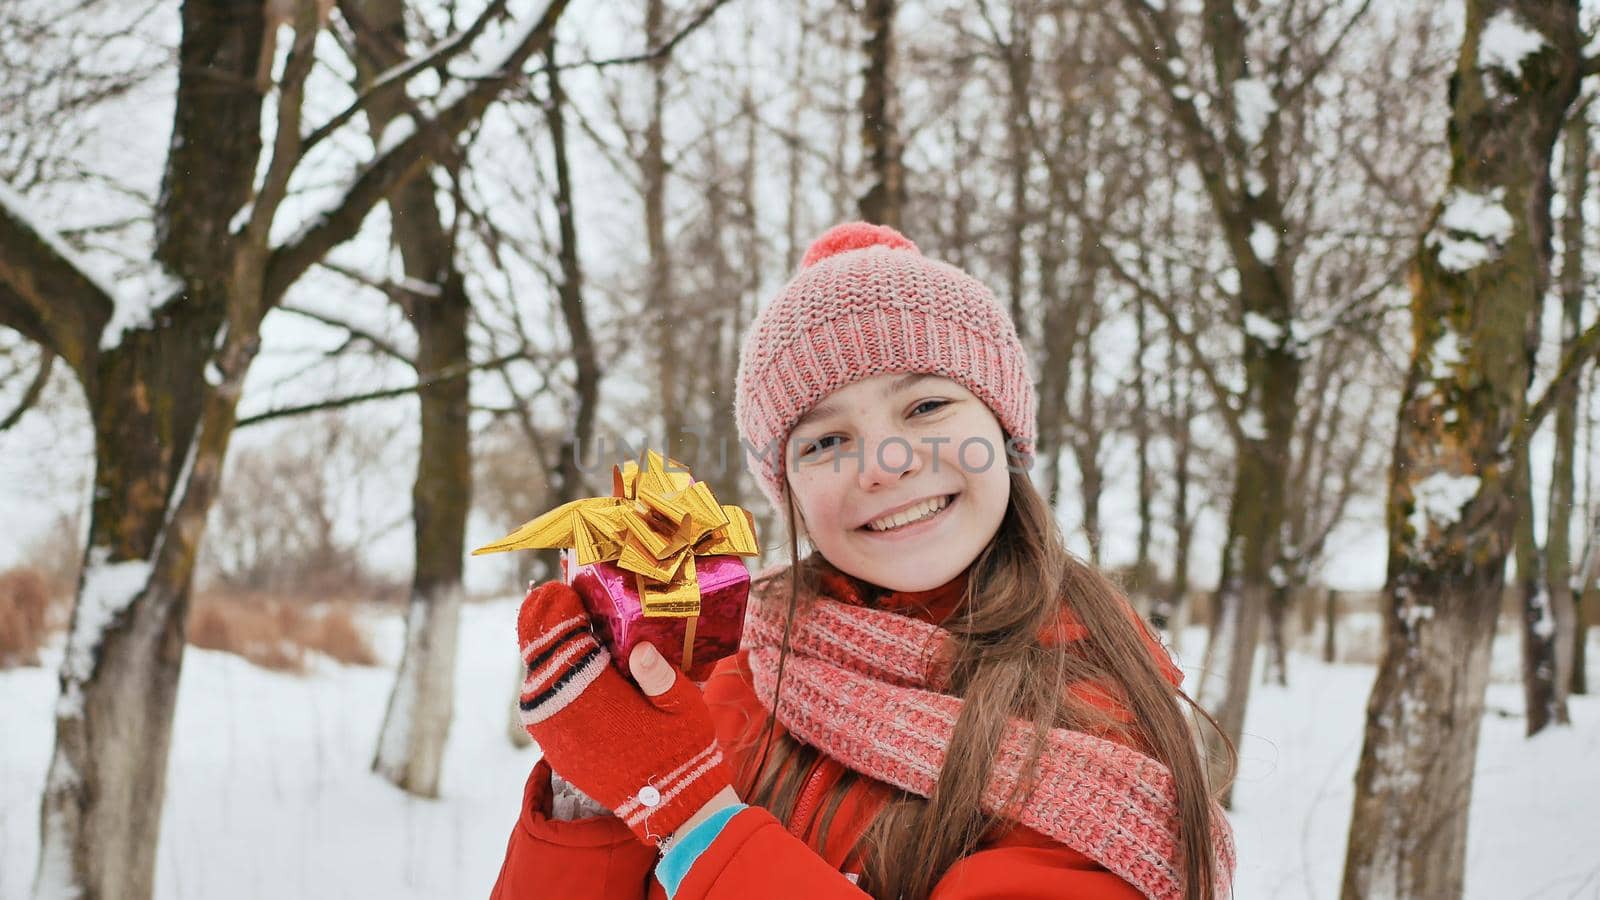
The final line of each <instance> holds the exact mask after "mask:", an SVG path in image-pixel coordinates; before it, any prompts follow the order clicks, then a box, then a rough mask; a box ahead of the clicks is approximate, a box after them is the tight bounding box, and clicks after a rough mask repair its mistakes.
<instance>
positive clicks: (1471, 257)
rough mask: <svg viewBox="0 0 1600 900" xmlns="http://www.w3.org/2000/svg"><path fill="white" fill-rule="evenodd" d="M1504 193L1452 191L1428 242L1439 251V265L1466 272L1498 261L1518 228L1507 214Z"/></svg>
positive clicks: (1455, 189)
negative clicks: (1513, 232) (1502, 248)
mask: <svg viewBox="0 0 1600 900" xmlns="http://www.w3.org/2000/svg"><path fill="white" fill-rule="evenodd" d="M1505 193H1506V191H1505V188H1503V187H1499V188H1495V189H1494V190H1493V191H1491V192H1490V193H1488V194H1482V193H1478V192H1475V191H1469V190H1465V189H1463V188H1454V189H1452V190H1451V192H1450V194H1449V196H1448V197H1447V198H1446V200H1445V206H1444V212H1442V213H1441V214H1440V216H1439V221H1438V224H1436V225H1435V226H1434V228H1433V230H1432V231H1431V232H1429V234H1428V239H1427V243H1428V245H1429V246H1431V247H1437V248H1438V249H1439V265H1441V266H1444V267H1445V268H1446V269H1448V270H1450V271H1452V272H1465V271H1467V270H1469V269H1473V268H1476V267H1478V266H1481V265H1483V264H1484V263H1486V262H1489V261H1491V260H1494V259H1497V258H1498V257H1499V255H1500V248H1501V247H1504V246H1505V244H1506V242H1507V241H1508V240H1510V239H1511V233H1512V231H1513V230H1515V227H1516V226H1515V223H1514V222H1513V221H1512V219H1511V214H1510V213H1508V212H1506V208H1505Z"/></svg>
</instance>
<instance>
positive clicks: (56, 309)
mask: <svg viewBox="0 0 1600 900" xmlns="http://www.w3.org/2000/svg"><path fill="white" fill-rule="evenodd" d="M564 2H565V0H552V2H551V3H550V4H549V5H548V6H547V7H546V9H545V12H544V14H543V16H542V17H541V19H540V22H539V23H538V25H537V27H535V28H532V29H529V30H528V31H527V32H526V33H525V35H524V37H523V39H522V40H521V41H519V42H518V43H517V44H516V45H515V46H514V47H512V48H511V49H510V50H509V51H507V52H506V54H505V56H504V57H502V58H501V59H500V60H499V64H500V68H499V69H497V70H496V71H497V74H495V75H492V76H489V77H486V78H483V79H481V80H479V81H477V82H474V83H473V84H472V85H471V86H470V87H469V88H468V89H467V90H466V91H465V92H464V93H462V94H461V95H460V97H459V98H458V99H457V100H456V101H455V102H454V103H452V104H450V105H449V106H448V107H446V108H444V109H442V110H440V111H439V113H438V115H437V118H436V120H435V121H436V122H437V123H438V127H439V128H440V129H441V130H442V133H443V134H445V135H450V136H453V135H455V134H459V133H460V131H461V130H463V129H464V128H466V127H468V126H469V125H470V124H472V122H474V121H475V120H476V119H477V117H478V116H479V115H480V114H481V113H482V111H483V110H484V108H486V107H487V106H488V104H489V103H490V102H492V101H493V99H494V98H495V97H496V96H497V95H498V94H499V93H500V92H501V91H503V90H504V89H505V87H506V85H507V84H508V83H509V82H510V80H511V78H512V77H513V74H514V73H515V72H517V71H520V67H521V65H522V63H523V62H525V61H526V59H527V58H528V55H529V54H530V53H531V52H532V51H533V50H534V49H537V48H538V47H539V46H540V45H541V44H542V42H543V41H544V40H546V39H547V38H548V35H549V33H550V31H551V29H553V28H554V26H555V22H556V20H557V19H558V18H559V16H560V13H561V11H562V9H563V7H564ZM180 21H181V26H182V35H181V38H180V46H179V53H178V56H179V65H178V81H177V96H176V102H175V104H174V125H173V131H172V138H171V141H170V143H169V149H168V155H167V163H166V171H165V174H164V177H163V181H162V189H161V193H160V196H159V199H158V202H157V209H156V250H155V261H156V263H157V264H158V265H159V266H160V267H161V268H162V269H164V270H165V273H166V274H167V275H168V276H170V278H171V280H172V282H173V283H172V284H170V285H166V286H163V288H162V289H161V293H160V294H158V295H156V296H154V297H151V298H150V299H149V305H150V306H151V307H152V308H151V312H152V313H153V314H152V315H149V316H148V317H145V318H144V319H143V320H139V319H138V318H134V319H132V320H129V321H123V320H122V319H121V318H118V319H113V313H114V312H127V311H128V310H120V309H118V300H117V298H116V297H115V296H113V294H114V293H115V290H114V289H112V288H108V287H105V286H103V285H102V284H101V283H98V282H96V281H95V280H94V279H92V278H91V277H89V276H88V275H87V274H86V273H83V272H81V271H79V270H78V269H77V268H76V265H75V264H74V263H73V261H72V260H71V259H70V258H69V257H67V256H66V255H64V254H62V253H60V252H59V251H58V250H57V249H56V248H57V247H58V246H59V244H57V243H56V242H55V241H54V240H52V239H51V238H50V236H49V235H47V234H45V233H43V232H41V231H40V230H39V229H38V227H37V226H35V225H33V224H31V221H30V220H29V218H28V217H27V216H26V215H22V216H19V215H17V214H16V212H17V211H16V210H13V209H12V208H11V204H10V202H9V201H5V200H4V198H0V323H4V324H5V325H7V326H8V327H13V328H15V329H16V330H18V331H19V332H21V333H23V334H24V335H26V336H28V337H29V338H30V339H32V340H35V341H38V342H39V343H41V344H42V345H44V346H45V347H46V348H47V349H49V350H50V351H52V352H53V353H55V354H57V355H58V356H60V357H61V358H62V359H64V360H66V361H67V362H68V364H69V365H71V366H72V367H73V369H74V372H75V374H76V375H77V377H78V379H79V381H80V383H81V384H82V386H83V388H84V393H85V395H86V397H87V398H88V401H89V407H90V414H91V418H92V421H93V423H94V427H95V463H96V472H95V477H94V479H95V492H94V495H93V500H92V508H91V522H90V528H89V541H88V546H87V548H86V554H85V556H86V561H85V566H84V573H83V576H82V579H81V581H80V583H79V588H78V597H77V603H76V605H75V607H74V610H73V619H72V624H71V627H70V633H69V635H68V639H67V652H66V657H65V659H64V660H63V663H62V669H61V677H60V683H61V699H60V701H59V702H58V704H57V707H56V741H55V748H54V753H53V755H52V758H51V762H50V768H49V774H48V775H47V779H46V785H45V790H44V794H43V798H42V801H41V803H40V842H39V843H40V852H39V865H38V869H37V871H36V874H35V882H34V893H35V895H36V896H40V897H59V896H63V895H65V896H77V897H81V898H89V900H94V898H101V897H111V896H115V897H130V898H145V897H149V896H150V895H151V893H152V891H153V887H154V885H153V880H154V871H155V854H156V837H157V836H158V835H159V834H160V811H161V809H162V803H163V796H164V789H165V777H166V763H167V754H168V748H169V745H170V741H171V729H172V714H173V705H174V701H175V697H176V690H177V681H178V676H179V672H180V670H181V666H182V661H183V650H184V625H185V619H186V616H187V611H188V598H189V590H190V583H191V579H192V575H193V569H194V562H195V558H196V555H197V553H198V552H199V547H200V542H201V540H202V538H203V536H204V532H205V526H206V516H207V513H208V511H209V509H210V507H211V504H212V502H213V500H214V499H215V498H216V496H217V492H218V490H219V489H220V485H221V474H222V465H223V461H224V458H225V456H226V453H227V449H228V443H229V441H230V439H231V437H232V434H233V429H234V427H235V425H236V422H237V405H238V402H239V397H240V392H241V390H242V388H243V385H244V381H245V377H246V375H247V374H248V372H249V368H250V365H251V362H252V361H253V359H254V357H255V354H256V352H257V349H258V346H259V326H260V322H261V319H262V316H264V315H265V313H266V311H267V310H268V309H269V308H270V307H271V306H272V305H273V304H274V303H276V302H277V301H278V300H279V299H280V298H281V297H282V295H283V292H284V291H285V290H287V289H288V288H289V286H291V285H292V284H293V283H294V282H295V281H296V280H297V279H298V278H299V277H300V275H302V274H304V272H305V271H306V270H307V269H308V268H309V267H310V266H311V265H312V264H313V263H315V262H316V261H317V260H319V259H321V258H323V256H324V255H325V254H326V253H327V252H328V251H329V250H330V249H331V248H332V247H334V246H336V245H338V244H340V243H342V242H344V241H346V240H348V239H350V238H351V237H352V236H354V234H355V233H356V232H357V231H358V230H359V229H360V227H361V224H362V222H363V221H364V220H365V218H366V214H367V213H368V212H369V211H370V210H371V208H372V206H373V205H374V204H375V203H377V202H378V201H379V200H380V199H381V198H382V197H383V196H385V195H387V194H388V193H390V192H391V191H393V190H394V189H395V188H396V187H398V186H399V185H400V184H403V183H404V182H405V181H406V180H407V179H409V178H410V177H412V176H413V175H414V174H415V173H416V172H417V171H418V170H419V169H420V168H421V167H422V165H423V164H424V162H425V161H426V160H427V158H428V152H429V151H428V149H427V148H426V146H425V145H424V143H423V141H422V140H421V138H420V136H414V137H412V138H410V139H408V140H404V141H400V142H399V143H398V144H397V145H396V146H394V147H392V148H390V149H389V150H387V151H386V152H384V153H380V154H379V155H378V156H377V157H376V158H374V159H373V160H372V161H371V163H370V164H369V165H366V166H364V167H363V168H362V169H361V170H360V172H359V174H358V175H357V176H356V177H355V178H354V179H353V181H352V182H351V183H350V184H349V185H348V186H347V187H346V190H345V191H344V192H343V193H341V195H340V196H339V198H338V199H337V201H336V202H335V203H334V204H333V205H332V206H330V207H328V208H326V209H324V210H322V211H321V212H319V213H317V214H315V215H314V216H313V217H312V218H311V220H310V224H309V225H308V226H307V227H306V228H304V229H302V230H300V231H298V232H296V233H295V234H294V236H293V237H291V238H290V239H288V240H287V241H286V242H284V243H282V244H280V245H277V246H272V245H270V244H269V243H268V235H269V232H270V230H271V227H272V225H273V223H274V219H275V217H276V214H277V212H278V209H279V206H280V204H281V202H282V200H283V199H284V197H285V196H286V195H287V192H288V183H289V181H290V177H291V175H292V174H293V172H294V169H295V166H296V164H297V163H298V161H299V159H300V158H301V155H302V150H303V138H302V134H303V132H302V123H301V116H300V106H301V100H302V98H303V96H304V88H305V82H306V78H307V76H308V75H309V73H310V71H311V68H312V60H313V52H312V51H313V44H314V42H315V39H316V35H317V31H318V17H317V12H316V6H315V5H314V4H312V3H309V2H307V3H301V4H299V5H298V6H297V13H296V16H295V22H294V28H295V40H294V45H293V48H292V49H291V50H290V52H289V55H288V62H287V64H286V66H285V69H284V74H283V76H282V79H281V82H280V86H279V89H278V90H277V91H276V92H275V95H276V98H277V106H276V109H275V110H274V113H275V114H274V116H273V119H274V120H275V122H276V125H277V129H276V132H275V135H274V146H273V151H272V154H271V157H270V161H269V162H268V164H267V165H266V166H265V167H264V171H262V172H261V173H260V182H259V184H257V174H258V172H257V163H258V162H259V161H261V157H262V154H261V149H262V141H261V121H262V112H263V110H262V95H261V92H260V88H259V87H258V86H257V83H256V80H255V77H254V76H255V74H256V72H257V64H258V59H259V56H260V53H261V49H262V46H263V40H264V39H263V33H262V32H263V10H262V4H261V3H260V2H220V0H187V2H185V3H184V4H183V7H182V10H181V13H180ZM481 30H482V25H481V24H480V25H479V26H477V28H476V30H474V32H473V33H474V34H477V33H481ZM464 43H465V42H464ZM334 127H337V126H334ZM138 300H142V298H126V299H125V300H124V301H123V302H126V303H128V304H129V305H130V306H131V305H132V303H134V302H136V301H138ZM108 323H110V324H109V325H108Z"/></svg>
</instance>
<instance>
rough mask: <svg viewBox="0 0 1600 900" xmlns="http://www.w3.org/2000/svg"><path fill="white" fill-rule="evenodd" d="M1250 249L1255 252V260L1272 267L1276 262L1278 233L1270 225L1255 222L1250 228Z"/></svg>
mask: <svg viewBox="0 0 1600 900" xmlns="http://www.w3.org/2000/svg"><path fill="white" fill-rule="evenodd" d="M1250 249H1251V250H1253V251H1255V254H1256V259H1259V260H1261V261H1262V262H1263V263H1266V264H1267V265H1269V266H1270V265H1272V264H1273V263H1275V262H1277V261H1278V233H1277V232H1276V231H1274V230H1273V229H1272V226H1271V225H1268V224H1267V223H1265V222H1256V223H1255V225H1253V226H1251V228H1250Z"/></svg>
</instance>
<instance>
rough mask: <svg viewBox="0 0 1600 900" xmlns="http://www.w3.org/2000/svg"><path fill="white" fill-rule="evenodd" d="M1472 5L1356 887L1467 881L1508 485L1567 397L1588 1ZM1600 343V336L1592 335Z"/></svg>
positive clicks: (1397, 478) (1404, 470) (1350, 857)
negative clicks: (1558, 302) (1565, 222)
mask: <svg viewBox="0 0 1600 900" xmlns="http://www.w3.org/2000/svg"><path fill="white" fill-rule="evenodd" d="M1466 12H1467V15H1466V33H1465V36H1464V38H1463V40H1462V44H1461V51H1460V56H1459V59H1458V63H1457V68H1456V71H1455V73H1454V74H1453V75H1452V77H1451V80H1450V98H1451V121H1450V124H1449V131H1448V134H1449V143H1450V158H1451V165H1450V178H1449V182H1448V186H1447V187H1446V189H1445V195H1444V198H1443V200H1442V201H1441V202H1440V203H1439V204H1438V206H1437V207H1436V209H1435V211H1434V213H1433V215H1432V216H1431V217H1430V220H1429V223H1428V230H1427V232H1426V234H1425V236H1424V237H1423V238H1422V240H1421V241H1420V242H1419V245H1418V247H1417V261H1416V268H1415V275H1414V279H1413V283H1412V289H1413V294H1412V326H1413V334H1414V335H1415V347H1414V349H1413V354H1412V360H1411V365H1410V370H1409V372H1408V374H1407V377H1406V384H1405V390H1404V394H1403V396H1402V402H1401V406H1400V411H1399V423H1398V428H1399V434H1398V436H1397V439H1396V442H1395V452H1394V462H1393V467H1392V469H1391V471H1390V485H1389V498H1388V503H1387V518H1388V526H1389V561H1388V576H1387V582H1386V584H1385V587H1384V637H1385V649H1384V654H1383V659H1382V662H1381V663H1380V667H1379V671H1378V678H1377V682H1376V684H1375V685H1374V686H1373V691H1372V696H1371V699H1370V700H1369V701H1368V704H1367V722H1366V735H1365V743H1364V746H1363V748H1362V752H1361V762H1360V765H1359V768H1358V769H1357V772H1356V783H1355V789H1356V791H1355V794H1356V796H1355V805H1354V813H1353V815H1352V817H1351V822H1350V833H1349V844H1348V851H1347V856H1346V859H1345V871H1344V882H1343V896H1344V897H1346V898H1352V900H1353V898H1358V897H1372V896H1385V897H1418V898H1421V897H1429V898H1432V897H1458V896H1460V895H1461V893H1462V889H1463V874H1464V867H1465V862H1466V848H1467V809H1468V805H1469V801H1470V799H1471V794H1472V780H1473V764H1474V761H1475V759H1476V757H1477V745H1478V732H1479V724H1480V721H1481V718H1482V714H1483V696H1484V688H1485V685H1486V683H1487V680H1488V663H1489V648H1490V643H1491V639H1492V637H1493V634H1494V623H1495V619H1496V617H1497V614H1498V612H1499V609H1500V602H1501V600H1500V598H1501V591H1502V589H1503V585H1504V581H1505V561H1506V556H1507V554H1508V552H1509V551H1510V548H1511V543H1512V530H1513V527H1514V526H1515V524H1516V507H1515V505H1514V503H1513V498H1512V497H1510V496H1508V495H1509V494H1510V493H1511V492H1512V491H1514V490H1515V487H1514V486H1515V484H1516V482H1517V472H1516V463H1517V454H1518V453H1519V452H1521V451H1519V449H1518V446H1519V445H1520V444H1523V443H1525V442H1526V440H1527V438H1528V435H1529V433H1530V432H1531V429H1532V428H1534V427H1536V426H1537V419H1538V418H1539V417H1540V416H1542V414H1543V413H1542V412H1541V409H1545V410H1547V409H1548V403H1549V402H1550V396H1549V395H1548V394H1547V395H1546V396H1545V397H1544V398H1541V399H1540V400H1539V401H1537V402H1535V403H1532V404H1530V403H1529V398H1528V385H1529V378H1530V372H1531V359H1530V357H1531V351H1532V348H1533V345H1532V344H1531V343H1530V335H1534V336H1536V335H1537V332H1536V331H1533V330H1532V329H1534V328H1536V327H1537V323H1538V321H1539V315H1538V313H1539V310H1540V304H1541V292H1542V290H1543V286H1544V284H1545V281H1546V277H1547V267H1548V263H1549V252H1550V250H1549V241H1550V220H1549V216H1550V213H1549V201H1550V194H1551V184H1550V176H1549V170H1550V151H1551V148H1552V146H1553V145H1554V143H1555V140H1556V137H1557V134H1558V133H1559V131H1560V129H1561V126H1562V123H1563V121H1564V120H1565V118H1566V114H1567V108H1568V106H1569V105H1570V104H1571V103H1572V100H1573V98H1574V97H1575V96H1576V94H1577V91H1578V79H1579V72H1580V70H1581V68H1582V65H1583V61H1582V59H1581V56H1580V49H1579V48H1580V39H1579V31H1578V23H1577V16H1578V4H1577V2H1576V0H1570V2H1562V3H1544V2H1529V0H1511V2H1485V0H1468V2H1467V4H1466ZM1491 29H1493V33H1494V34H1495V39H1494V40H1493V42H1490V41H1488V40H1486V39H1485V37H1486V35H1487V34H1489V33H1491ZM1508 38H1509V40H1508ZM1594 342H1600V334H1586V335H1585V336H1584V339H1581V340H1580V341H1579V345H1580V346H1586V345H1588V344H1591V343H1594ZM1574 349H1577V348H1576V347H1575V348H1574ZM1590 352H1592V348H1590ZM1575 358H1576V357H1575V355H1574V354H1571V353H1569V354H1568V355H1567V358H1566V360H1565V361H1564V365H1563V373H1564V374H1561V375H1558V377H1557V383H1558V384H1559V383H1560V382H1561V381H1562V380H1563V378H1566V377H1571V376H1572V374H1573V371H1572V369H1570V368H1568V365H1570V364H1571V362H1572V360H1574V359H1575Z"/></svg>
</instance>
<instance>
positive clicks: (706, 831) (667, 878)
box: [656, 803, 749, 900]
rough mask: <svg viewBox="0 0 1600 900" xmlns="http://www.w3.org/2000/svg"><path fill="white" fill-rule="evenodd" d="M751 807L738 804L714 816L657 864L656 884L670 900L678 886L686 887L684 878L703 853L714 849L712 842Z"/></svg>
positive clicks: (694, 830) (695, 829) (673, 845)
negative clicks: (664, 890)
mask: <svg viewBox="0 0 1600 900" xmlns="http://www.w3.org/2000/svg"><path fill="white" fill-rule="evenodd" d="M748 805H749V804H745V803H738V804H735V805H733V806H730V807H728V808H727V809H719V810H717V811H716V812H714V813H712V814H711V818H709V819H706V820H705V821H704V822H701V823H700V824H699V825H696V826H695V827H694V829H693V830H691V831H690V832H689V833H688V834H686V835H684V836H683V837H680V838H678V839H677V840H676V841H673V842H672V846H670V847H668V848H667V852H666V853H664V854H662V856H661V862H659V863H657V864H656V880H657V881H659V882H661V886H662V887H663V888H666V891H667V897H668V898H669V900H670V898H672V897H674V896H676V895H677V893H678V888H679V886H681V885H682V884H683V877H684V876H685V875H688V874H689V867H690V866H693V865H694V861H695V860H697V859H699V858H700V854H701V853H704V852H705V849H706V848H707V847H709V846H711V842H712V841H714V840H716V839H717V835H719V834H721V833H722V829H723V828H725V827H727V824H728V820H729V819H732V818H733V817H734V816H735V815H737V814H738V812H739V810H741V809H744V808H746V807H747V806H748Z"/></svg>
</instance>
